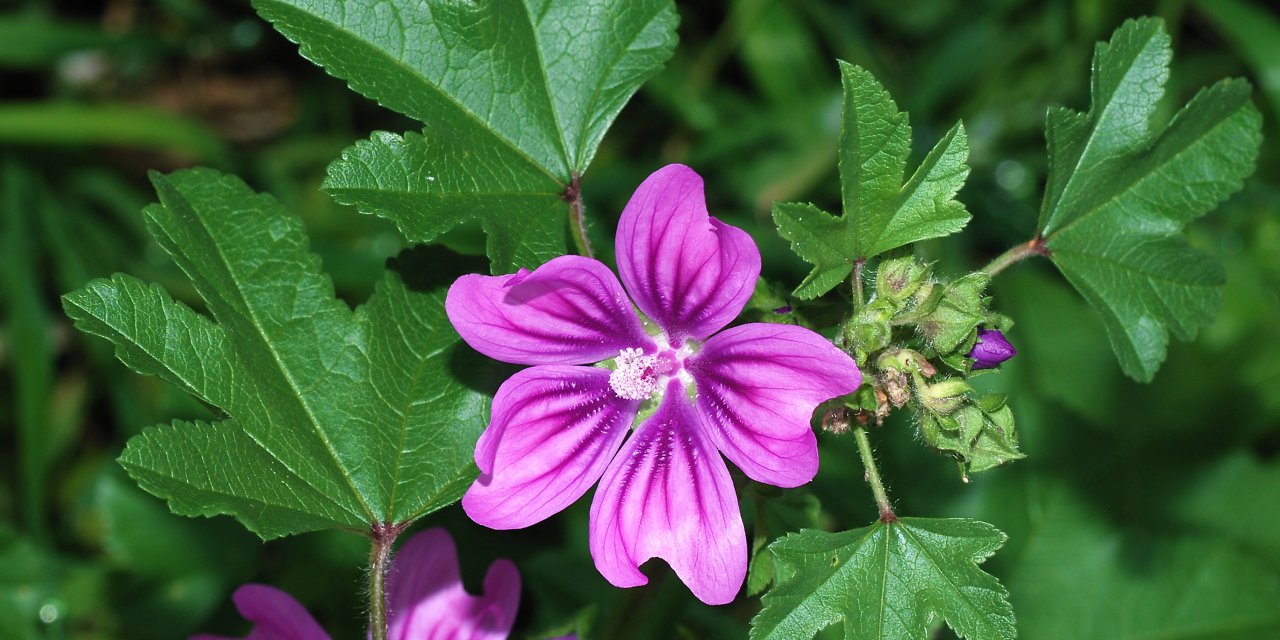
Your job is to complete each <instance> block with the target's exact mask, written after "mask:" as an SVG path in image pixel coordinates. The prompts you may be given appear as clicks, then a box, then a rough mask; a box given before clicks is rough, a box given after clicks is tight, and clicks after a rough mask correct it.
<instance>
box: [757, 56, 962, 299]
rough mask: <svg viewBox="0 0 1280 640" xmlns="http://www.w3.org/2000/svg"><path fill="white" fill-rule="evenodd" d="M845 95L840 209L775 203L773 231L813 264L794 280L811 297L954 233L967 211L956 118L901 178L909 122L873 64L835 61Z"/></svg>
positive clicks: (801, 292)
mask: <svg viewBox="0 0 1280 640" xmlns="http://www.w3.org/2000/svg"><path fill="white" fill-rule="evenodd" d="M840 77H841V83H842V85H843V87H844V102H843V109H842V115H841V126H840V150H839V165H840V187H841V193H842V205H843V207H844V215H843V216H841V217H839V218H837V217H835V216H832V215H830V214H827V213H825V212H823V211H822V210H821V209H818V208H817V207H815V206H813V205H811V204H797V203H775V204H774V207H773V219H774V222H775V223H777V225H778V232H779V233H781V234H782V236H783V237H784V238H786V239H787V240H789V241H791V247H792V249H793V250H794V251H795V252H796V254H797V255H799V256H800V257H801V258H804V259H805V260H806V261H808V262H810V263H812V264H813V265H814V268H813V271H812V272H810V273H809V275H808V276H807V277H806V278H805V280H804V281H803V282H802V283H801V284H800V286H799V287H797V288H796V291H795V295H796V296H797V297H800V298H805V299H812V298H816V297H818V296H820V295H822V294H824V293H826V292H828V291H830V290H831V289H833V288H834V287H835V286H836V285H838V284H840V283H841V282H843V281H844V279H845V278H847V277H848V276H849V273H850V272H851V271H852V270H853V266H854V264H856V263H857V262H859V261H865V260H867V259H868V258H872V257H875V256H877V255H880V254H882V253H884V252H886V251H889V250H891V249H895V248H897V247H901V246H904V245H908V244H911V243H912V242H917V241H920V240H925V239H928V238H936V237H940V236H945V235H948V234H951V233H955V232H956V231H959V230H960V229H962V228H964V226H965V224H967V223H968V222H969V217H970V216H969V212H968V211H966V210H965V208H964V205H963V204H961V203H960V202H959V201H957V200H955V199H954V198H955V195H956V192H958V191H959V190H960V187H962V186H964V180H965V178H966V177H967V176H968V175H969V167H968V165H967V164H966V160H967V159H968V156H969V143H968V138H967V136H966V135H965V130H964V124H963V123H959V122H958V123H956V125H955V126H954V127H952V128H951V130H950V131H948V132H947V135H945V136H943V138H942V140H940V141H938V144H937V145H935V146H934V148H933V150H932V151H930V152H929V155H928V156H926V157H925V159H924V161H923V162H922V163H921V164H920V166H919V167H918V168H917V169H916V171H915V173H914V174H912V176H911V177H910V179H907V180H906V182H905V183H904V182H903V180H904V179H906V173H907V158H908V156H909V155H910V153H911V125H910V124H909V122H908V119H907V114H906V113H902V112H899V111H898V107H897V105H895V104H894V102H893V98H892V97H890V96H889V92H888V91H886V90H885V89H884V87H883V86H881V85H880V83H879V82H877V81H876V79H875V77H874V76H872V75H871V72H869V71H867V70H865V69H863V68H861V67H857V66H855V65H851V64H849V63H847V62H844V61H841V62H840Z"/></svg>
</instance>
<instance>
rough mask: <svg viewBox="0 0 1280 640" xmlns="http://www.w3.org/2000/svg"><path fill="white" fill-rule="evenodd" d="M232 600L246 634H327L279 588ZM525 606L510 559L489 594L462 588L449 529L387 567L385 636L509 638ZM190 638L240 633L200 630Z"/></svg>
mask: <svg viewBox="0 0 1280 640" xmlns="http://www.w3.org/2000/svg"><path fill="white" fill-rule="evenodd" d="M232 599H233V600H234V601H235V604H236V609H238V610H239V611H240V614H241V615H243V616H244V617H245V618H246V619H248V620H249V621H250V622H253V623H254V627H253V630H252V631H251V632H250V633H249V635H248V636H247V637H246V638H245V640H250V639H258V640H329V634H327V633H325V631H324V629H323V628H322V627H321V626H320V624H319V623H318V622H316V620H315V618H313V617H311V614H310V613H308V612H307V610H306V608H304V607H303V606H302V605H301V604H300V603H299V602H298V601H297V600H295V599H294V598H293V596H291V595H289V594H288V593H285V592H284V591H281V590H279V589H276V588H275V587H269V586H267V585H262V584H247V585H244V586H242V587H240V588H239V589H236V592H235V594H233V595H232ZM519 604H520V573H519V572H518V571H516V567H515V565H514V564H512V563H511V561H509V560H498V561H496V562H494V563H493V564H492V565H490V566H489V571H488V573H486V574H485V577H484V595H480V596H472V595H470V594H468V593H467V592H466V590H464V589H463V587H462V576H461V574H459V572H458V551H457V548H456V547H455V546H454V544H453V538H451V537H450V536H449V533H448V532H447V531H445V530H444V529H440V528H435V529H427V530H426V531H423V532H421V533H418V534H415V535H414V536H413V537H412V538H410V539H409V540H408V542H406V543H404V545H403V546H401V547H400V550H399V552H398V553H396V556H395V558H394V559H393V560H392V563H391V568H390V569H389V570H388V572H387V626H388V633H387V637H388V638H389V639H390V640H419V639H421V638H472V639H474V640H503V639H504V638H506V637H507V635H508V634H509V633H510V632H511V627H512V625H514V624H515V620H516V608H517V607H518V606H519ZM571 637H572V636H570V638H571ZM191 640H234V639H233V638H226V637H223V636H210V635H198V636H192V638H191Z"/></svg>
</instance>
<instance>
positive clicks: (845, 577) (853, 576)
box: [751, 518, 1015, 640]
mask: <svg viewBox="0 0 1280 640" xmlns="http://www.w3.org/2000/svg"><path fill="white" fill-rule="evenodd" d="M1004 541H1005V536H1004V534H1003V533H1001V532H1000V531H999V530H997V529H996V528H995V527H992V526H991V525H989V524H986V523H985V522H978V521H976V520H965V519H928V518H902V519H900V520H897V521H895V522H891V523H884V522H877V523H875V524H873V525H871V526H869V527H864V528H862V529H855V530H852V531H843V532H840V533H825V532H822V531H814V530H806V531H801V532H800V533H793V534H791V535H789V536H787V537H785V538H783V539H781V540H779V541H777V542H775V543H773V544H772V545H770V546H769V550H770V551H771V552H772V553H773V555H774V557H775V558H776V564H777V572H778V585H777V586H776V587H774V588H773V590H772V591H770V592H769V593H768V594H766V595H765V596H764V609H763V610H762V611H761V612H760V614H759V615H757V616H756V617H755V619H754V620H752V623H751V638H752V640H773V639H779V640H780V639H783V638H786V639H788V640H792V639H796V638H811V637H813V636H814V635H815V634H817V633H818V632H819V631H821V630H823V629H825V628H827V627H829V626H831V625H834V624H836V623H839V622H843V623H844V637H845V638H848V639H849V640H854V639H857V640H866V639H869V638H876V639H889V638H893V639H899V638H901V639H908V638H910V639H920V638H925V637H927V636H928V633H929V630H930V622H931V621H932V620H933V618H934V616H935V615H937V616H941V618H942V619H943V620H945V621H946V623H947V624H948V625H949V626H950V627H951V628H952V630H954V631H955V632H956V634H957V635H959V636H960V637H961V638H967V639H968V640H987V639H1010V638H1013V637H1014V635H1015V631H1014V620H1013V608H1012V607H1011V606H1010V605H1009V600H1008V597H1009V594H1008V592H1007V591H1005V589H1004V587H1003V586H1001V585H1000V582H999V581H998V580H996V579H995V578H994V577H992V576H991V575H990V574H987V573H985V572H983V571H982V570H980V569H978V565H979V564H981V563H982V562H983V561H985V560H986V559H987V558H989V557H991V555H992V554H993V553H995V552H996V550H997V549H999V548H1000V547H1001V546H1002V545H1003V544H1004Z"/></svg>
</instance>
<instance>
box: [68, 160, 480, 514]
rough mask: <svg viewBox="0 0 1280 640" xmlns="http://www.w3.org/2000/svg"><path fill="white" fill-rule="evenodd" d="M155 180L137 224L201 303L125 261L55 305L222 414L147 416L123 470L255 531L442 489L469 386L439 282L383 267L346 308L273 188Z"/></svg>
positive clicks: (473, 428)
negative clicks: (126, 271)
mask: <svg viewBox="0 0 1280 640" xmlns="http://www.w3.org/2000/svg"><path fill="white" fill-rule="evenodd" d="M153 182H154V183H155V185H156V189H157V191H158V192H159V194H160V201H161V203H160V204H158V205H153V206H151V207H148V208H147V211H146V214H147V216H146V217H147V225H148V227H149V229H150V230H151V233H152V235H154V236H155V238H156V240H157V241H158V242H159V243H160V245H161V246H162V247H164V249H165V250H166V251H167V252H168V253H169V254H170V255H171V256H172V257H173V259H174V261H175V262H177V263H178V265H179V266H180V267H181V268H182V270H183V271H184V272H185V273H186V274H187V276H188V277H190V278H191V281H192V283H193V284H194V285H195V287H196V290H197V291H199V293H200V295H201V297H203V298H204V300H205V302H206V303H207V304H208V307H209V311H210V312H211V313H212V316H213V319H212V320H211V319H210V318H208V317H206V316H203V315H200V314H198V313H196V312H195V311H192V310H191V309H190V308H188V307H186V306H185V305H182V304H180V303H178V302H175V301H174V300H173V299H171V298H170V297H169V296H168V294H166V293H165V292H164V291H163V290H162V289H160V288H159V287H158V286H155V285H146V284H144V283H142V282H140V281H138V280H136V279H134V278H131V277H129V276H124V275H116V276H114V277H112V278H110V279H104V280H96V281H94V282H91V283H90V284H89V285H88V286H86V287H85V288H84V289H81V290H79V291H76V292H74V293H71V294H68V295H67V296H66V297H65V298H64V307H65V309H66V311H67V314H68V315H69V316H71V317H72V318H73V319H74V320H75V321H76V325H77V326H78V327H79V328H80V329H81V330H83V331H85V332H88V333H91V334H95V335H99V336H102V337H104V338H107V339H108V340H110V341H111V342H113V343H115V345H116V350H117V355H118V357H119V358H120V360H121V361H122V362H124V363H125V364H126V365H128V366H129V367H131V368H133V369H135V370H137V371H139V372H141V373H145V374H150V375H157V376H160V377H162V378H164V379H165V380H167V381H169V382H171V383H173V384H175V385H177V386H179V387H181V388H182V389H183V390H185V391H187V392H188V393H190V394H192V395H194V396H196V397H197V398H199V399H201V400H203V401H204V402H206V403H208V404H210V405H212V406H213V407H215V408H217V409H218V410H219V411H221V412H222V413H223V414H225V416H226V419H225V420H221V421H219V422H216V423H214V424H206V423H202V422H197V423H174V424H172V425H164V426H157V427H152V428H149V429H147V430H146V431H144V432H143V433H142V434H141V435H139V436H137V437H135V438H133V439H132V440H130V441H129V443H128V445H127V447H126V449H125V452H124V454H123V455H122V456H121V458H120V461H121V463H122V464H123V465H124V466H125V468H126V469H127V470H128V471H129V473H130V475H132V476H133V477H134V478H135V479H136V480H137V481H138V483H139V484H140V485H142V487H143V488H144V489H146V490H148V491H150V492H151V493H154V494H156V495H158V496H160V497H163V498H165V499H167V500H169V503H170V506H171V507H172V508H173V510H174V511H177V512H179V513H183V514H187V515H212V514H217V513H227V514H232V515H234V516H236V517H237V518H239V519H240V520H241V521H242V522H243V523H244V524H245V525H246V526H247V527H249V528H250V529H252V530H253V531H255V532H257V533H259V534H260V535H262V536H263V537H264V538H270V537H274V536H280V535H286V534H289V533H297V532H300V531H308V530H313V529H321V528H327V527H346V528H361V529H363V528H366V527H368V526H369V525H372V524H373V523H375V522H403V521H407V520H412V519H414V518H416V517H418V516H420V515H422V514H424V513H427V512H429V511H432V510H434V509H438V508H440V507H442V506H445V505H447V504H449V503H451V502H453V501H454V500H456V499H457V498H458V497H459V496H460V495H461V493H462V491H463V490H464V489H465V488H466V486H467V484H469V483H470V481H471V480H472V479H473V478H474V475H475V470H474V466H473V465H472V462H471V450H472V448H473V446H474V444H475V439H476V438H477V437H478V436H479V431H480V429H481V426H482V424H483V419H482V413H483V411H484V410H485V404H484V403H485V400H484V396H483V395H482V394H480V393H479V392H477V391H474V390H472V389H470V388H468V386H466V385H464V384H463V383H462V382H461V381H459V380H458V378H457V376H456V375H455V373H454V372H455V371H460V370H463V369H464V368H466V367H469V366H470V365H467V364H465V363H460V362H459V361H458V360H457V359H458V358H460V357H464V356H463V355H461V354H464V353H465V351H460V350H457V349H455V347H457V346H458V341H457V336H456V334H455V333H454V332H453V331H452V329H451V328H450V327H449V325H448V321H447V319H446V318H445V315H444V309H443V300H442V298H443V295H442V293H441V292H439V291H435V292H427V291H421V290H418V289H419V288H415V287H414V286H412V285H411V284H409V283H407V282H406V280H405V278H404V276H402V274H401V273H400V271H399V270H397V269H396V268H392V269H390V270H388V272H387V274H386V276H385V277H384V279H383V281H382V282H381V283H380V284H379V286H378V287H377V290H376V292H375V293H374V295H373V297H372V298H371V299H370V300H369V302H368V303H367V304H365V305H364V306H362V307H360V308H358V309H356V310H355V311H354V312H353V311H352V310H351V309H350V308H349V307H348V306H347V305H346V304H345V303H343V302H342V301H340V300H338V299H336V298H335V297H334V293H333V285H332V283H331V282H330V281H329V279H328V277H327V276H325V275H323V274H322V273H321V271H320V264H319V259H318V258H317V257H316V256H315V255H314V254H312V253H310V251H309V250H308V247H307V239H306V236H305V235H304V233H303V231H302V227H301V223H300V221H299V220H298V219H297V218H295V217H293V216H291V215H289V214H288V213H287V212H286V211H285V210H284V209H283V208H282V207H281V206H280V205H279V204H278V203H277V202H276V201H275V200H273V199H271V198H270V197H268V196H264V195H257V194H254V193H253V192H251V191H250V190H249V189H248V188H247V187H246V186H245V185H244V184H243V183H242V182H240V180H238V179H236V178H234V177H230V176H224V175H222V174H219V173H217V172H214V171H209V170H191V171H181V172H178V173H175V174H173V175H171V176H168V177H165V176H160V175H154V176H153ZM412 259H413V254H406V255H405V256H403V257H402V260H410V261H412ZM404 271H405V272H406V273H409V272H411V271H413V270H410V269H404ZM472 370H474V368H472Z"/></svg>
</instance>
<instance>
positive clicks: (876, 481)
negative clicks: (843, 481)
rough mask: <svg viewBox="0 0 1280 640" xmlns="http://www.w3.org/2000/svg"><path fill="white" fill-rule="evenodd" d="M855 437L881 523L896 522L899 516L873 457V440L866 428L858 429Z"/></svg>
mask: <svg viewBox="0 0 1280 640" xmlns="http://www.w3.org/2000/svg"><path fill="white" fill-rule="evenodd" d="M853 437H854V438H855V439H857V441H858V453H859V454H861V455H862V466H863V468H865V469H866V470H867V483H868V484H870V485H871V493H872V494H874V495H875V497H876V506H878V507H880V521H881V522H884V523H886V524H887V523H890V522H894V521H896V520H897V519H898V515H897V514H895V513H894V512H893V505H892V504H889V494H888V493H887V492H885V490H884V482H882V481H881V480H880V471H879V470H877V469H876V460H875V458H874V457H873V456H872V455H871V439H870V438H868V437H867V428H866V427H856V428H854V430H853Z"/></svg>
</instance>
